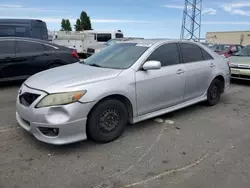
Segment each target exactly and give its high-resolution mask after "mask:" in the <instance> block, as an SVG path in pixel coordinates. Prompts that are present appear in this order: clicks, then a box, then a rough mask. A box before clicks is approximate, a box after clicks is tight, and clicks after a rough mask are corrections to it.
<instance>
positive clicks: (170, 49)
mask: <svg viewBox="0 0 250 188" xmlns="http://www.w3.org/2000/svg"><path fill="white" fill-rule="evenodd" d="M151 60H154V61H160V62H161V66H169V65H175V64H178V63H179V62H180V59H179V51H178V47H177V44H175V43H171V44H164V45H162V46H160V47H158V48H157V49H156V50H155V51H154V52H153V53H152V54H151V55H150V56H149V57H148V59H147V61H151Z"/></svg>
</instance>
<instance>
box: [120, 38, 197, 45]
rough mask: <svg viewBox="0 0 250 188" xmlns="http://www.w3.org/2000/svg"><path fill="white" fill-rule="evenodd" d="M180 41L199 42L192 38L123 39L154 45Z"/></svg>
mask: <svg viewBox="0 0 250 188" xmlns="http://www.w3.org/2000/svg"><path fill="white" fill-rule="evenodd" d="M168 42H169V43H173V42H175V43H178V42H185V43H192V44H199V43H198V42H194V41H190V40H176V39H135V40H129V41H123V42H122V43H138V44H144V45H147V44H148V45H149V44H151V45H154V44H161V43H168Z"/></svg>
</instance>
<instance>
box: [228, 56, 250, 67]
mask: <svg viewBox="0 0 250 188" xmlns="http://www.w3.org/2000/svg"><path fill="white" fill-rule="evenodd" d="M229 61H230V63H233V64H247V65H250V57H243V56H231V57H230V58H229Z"/></svg>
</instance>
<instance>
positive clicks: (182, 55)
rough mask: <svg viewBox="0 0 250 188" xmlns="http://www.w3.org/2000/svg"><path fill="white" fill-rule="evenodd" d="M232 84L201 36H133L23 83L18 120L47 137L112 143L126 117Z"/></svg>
mask: <svg viewBox="0 0 250 188" xmlns="http://www.w3.org/2000/svg"><path fill="white" fill-rule="evenodd" d="M229 84H230V69H229V66H228V62H227V60H226V59H225V58H221V57H220V56H218V55H217V54H215V53H214V52H212V51H211V50H210V49H208V48H206V47H205V46H203V45H200V44H199V43H194V42H189V41H174V40H138V41H130V42H125V43H120V44H116V45H112V46H110V47H107V48H106V49H104V50H103V51H101V52H99V53H97V54H95V55H93V56H91V57H90V58H88V59H86V60H85V61H82V62H79V63H75V64H72V65H67V66H63V67H59V68H54V69H51V70H47V71H44V72H41V73H38V74H36V75H34V76H32V77H30V78H29V79H28V80H26V81H25V82H24V84H23V85H22V86H21V88H20V90H19V93H18V96H17V102H16V119H17V121H18V123H19V125H20V126H22V127H23V128H24V129H25V130H27V131H28V132H30V133H31V134H33V135H34V136H35V137H36V138H37V139H38V140H40V141H43V142H46V143H50V144H56V145H61V144H68V143H72V142H77V141H81V140H85V139H87V138H89V139H92V140H94V141H97V142H110V141H113V140H115V139H117V138H118V137H119V136H120V135H121V134H122V133H123V131H124V129H125V127H126V125H127V123H128V122H130V123H137V122H139V121H143V120H146V119H149V118H153V117H156V116H159V115H162V114H165V113H168V112H171V111H174V110H178V109H181V108H184V107H187V106H189V105H192V104H195V103H198V102H201V101H207V103H208V104H209V105H215V104H216V103H217V102H218V101H219V99H220V95H221V94H222V93H223V92H224V91H226V89H227V88H228V86H229Z"/></svg>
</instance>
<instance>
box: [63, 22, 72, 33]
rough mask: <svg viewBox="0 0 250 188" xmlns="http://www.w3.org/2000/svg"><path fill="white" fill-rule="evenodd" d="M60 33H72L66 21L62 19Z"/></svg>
mask: <svg viewBox="0 0 250 188" xmlns="http://www.w3.org/2000/svg"><path fill="white" fill-rule="evenodd" d="M61 31H72V27H71V24H70V21H69V20H68V19H62V22H61Z"/></svg>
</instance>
